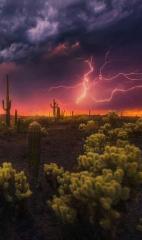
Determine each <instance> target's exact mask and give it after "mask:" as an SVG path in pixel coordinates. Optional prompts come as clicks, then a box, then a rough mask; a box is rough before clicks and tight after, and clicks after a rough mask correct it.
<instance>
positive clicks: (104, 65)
mask: <svg viewBox="0 0 142 240" xmlns="http://www.w3.org/2000/svg"><path fill="white" fill-rule="evenodd" d="M109 55H110V49H109V50H108V51H107V52H106V54H105V61H104V63H103V65H102V66H101V67H100V71H99V80H108V81H112V80H114V79H116V78H118V77H124V78H125V79H128V80H130V81H139V80H142V73H141V72H138V73H137V72H131V73H122V72H120V73H118V74H116V75H114V76H112V77H110V78H106V77H104V76H103V70H104V68H105V67H106V66H107V65H108V64H109V63H111V62H112V61H110V60H109ZM131 76H140V77H141V78H137V77H131Z"/></svg>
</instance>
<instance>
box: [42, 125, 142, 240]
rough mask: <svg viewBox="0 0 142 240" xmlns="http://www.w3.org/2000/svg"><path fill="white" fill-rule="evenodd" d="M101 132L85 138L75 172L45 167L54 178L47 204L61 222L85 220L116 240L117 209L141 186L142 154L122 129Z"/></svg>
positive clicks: (107, 126)
mask: <svg viewBox="0 0 142 240" xmlns="http://www.w3.org/2000/svg"><path fill="white" fill-rule="evenodd" d="M83 127H84V126H83ZM102 131H103V132H102V133H96V134H92V135H91V136H90V137H88V138H87V139H86V141H85V146H84V149H85V151H84V154H83V155H81V156H79V158H78V168H77V171H76V172H72V173H71V172H68V171H64V170H63V169H62V168H59V167H58V166H57V165H56V164H55V165H45V169H44V170H45V172H47V173H48V174H47V175H50V177H52V178H53V179H56V183H57V185H56V188H57V189H56V194H54V197H53V199H52V200H51V201H50V202H49V205H50V207H51V208H52V209H53V210H54V212H55V213H56V215H57V216H58V217H59V218H60V219H61V220H62V221H63V222H64V223H66V222H67V223H75V222H76V221H78V220H79V221H80V220H81V219H85V221H87V222H89V223H90V224H94V225H95V227H96V228H97V227H98V225H99V227H102V228H103V229H104V230H107V231H108V232H110V235H111V236H112V235H113V239H115V237H114V236H115V235H114V234H115V230H116V226H117V223H119V221H120V219H121V215H122V214H121V212H120V208H119V206H120V204H121V203H123V205H124V207H125V203H126V202H127V201H128V200H129V199H130V198H131V197H132V196H137V187H140V186H141V184H142V152H141V150H140V149H139V148H137V147H135V146H134V145H130V144H129V142H128V134H127V131H125V129H124V128H123V127H122V128H116V129H113V130H110V124H107V125H105V127H104V128H103V129H102ZM104 131H106V132H107V133H108V134H107V136H106V135H105V134H104ZM112 136H115V138H116V140H115V142H113V141H112ZM118 141H119V142H118ZM116 143H117V144H116ZM114 145H115V146H114ZM138 228H141V226H140V224H139V226H138Z"/></svg>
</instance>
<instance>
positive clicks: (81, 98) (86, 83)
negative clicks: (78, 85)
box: [76, 58, 94, 104]
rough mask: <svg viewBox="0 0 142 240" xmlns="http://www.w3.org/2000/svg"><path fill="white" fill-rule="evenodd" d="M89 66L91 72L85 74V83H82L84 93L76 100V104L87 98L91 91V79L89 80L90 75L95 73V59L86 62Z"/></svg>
mask: <svg viewBox="0 0 142 240" xmlns="http://www.w3.org/2000/svg"><path fill="white" fill-rule="evenodd" d="M85 62H86V63H87V64H88V66H89V71H88V72H87V73H85V74H84V77H83V82H82V87H83V91H82V93H81V95H80V96H79V97H78V98H77V100H76V103H77V104H79V103H80V102H81V101H82V100H83V99H85V98H86V96H87V93H88V91H89V89H90V79H89V76H90V74H91V73H92V72H93V71H94V67H93V64H92V62H93V58H91V60H90V61H89V60H86V61H85Z"/></svg>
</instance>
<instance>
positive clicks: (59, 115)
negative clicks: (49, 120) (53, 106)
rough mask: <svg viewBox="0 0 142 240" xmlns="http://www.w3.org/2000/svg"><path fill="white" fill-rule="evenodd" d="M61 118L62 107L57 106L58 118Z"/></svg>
mask: <svg viewBox="0 0 142 240" xmlns="http://www.w3.org/2000/svg"><path fill="white" fill-rule="evenodd" d="M60 117H61V109H60V107H59V106H58V105H57V118H60Z"/></svg>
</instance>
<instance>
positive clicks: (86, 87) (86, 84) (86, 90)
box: [48, 50, 142, 104]
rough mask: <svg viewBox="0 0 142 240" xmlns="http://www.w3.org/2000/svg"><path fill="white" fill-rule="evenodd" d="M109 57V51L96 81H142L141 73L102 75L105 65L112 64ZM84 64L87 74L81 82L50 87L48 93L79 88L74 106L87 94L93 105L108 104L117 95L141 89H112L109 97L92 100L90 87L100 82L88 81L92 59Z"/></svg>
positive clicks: (92, 69)
mask: <svg viewBox="0 0 142 240" xmlns="http://www.w3.org/2000/svg"><path fill="white" fill-rule="evenodd" d="M109 55H110V50H108V51H107V52H106V54H105V61H104V63H103V64H102V66H101V67H100V70H99V74H98V79H99V80H100V81H101V82H105V81H113V80H115V79H117V78H119V77H123V78H124V79H126V80H128V81H142V73H141V72H129V73H123V72H119V73H117V74H116V75H114V76H111V77H105V76H104V74H103V71H104V69H105V68H106V67H107V65H108V64H110V63H111V62H112V61H110V60H109ZM85 62H86V63H87V64H88V66H89V70H88V71H87V73H85V74H84V76H83V80H82V81H80V82H79V83H78V84H75V85H69V86H67V85H58V86H52V87H50V88H49V90H48V92H52V91H54V90H57V89H61V88H63V89H65V90H67V89H77V88H78V87H80V88H81V93H80V95H79V96H78V97H77V99H76V104H81V102H82V101H83V100H84V99H85V98H86V97H87V96H88V94H89V97H90V98H91V99H92V100H93V102H94V103H108V102H111V101H112V100H113V97H114V96H115V95H116V94H117V93H126V92H129V91H132V90H134V89H138V88H142V85H138V86H133V87H130V88H128V89H123V88H114V89H113V90H112V91H111V92H110V97H108V98H104V99H100V100H97V99H95V98H94V96H92V95H91V94H90V89H91V87H96V85H97V84H98V83H99V82H100V81H98V82H95V84H92V82H91V81H90V75H91V74H92V73H93V71H94V66H93V58H91V59H90V60H85ZM96 78H97V77H96Z"/></svg>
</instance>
